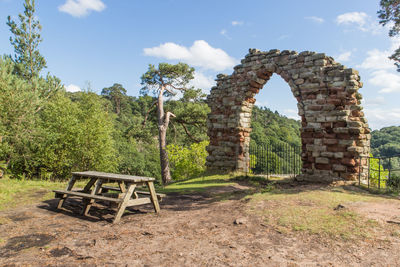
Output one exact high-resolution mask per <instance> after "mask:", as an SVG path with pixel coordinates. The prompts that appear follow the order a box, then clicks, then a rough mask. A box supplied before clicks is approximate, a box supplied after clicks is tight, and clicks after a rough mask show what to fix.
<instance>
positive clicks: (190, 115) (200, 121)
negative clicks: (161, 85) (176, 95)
mask: <svg viewBox="0 0 400 267" xmlns="http://www.w3.org/2000/svg"><path fill="white" fill-rule="evenodd" d="M203 98H204V94H202V92H201V90H194V89H189V90H187V91H185V92H184V94H183V97H182V98H181V99H180V100H179V101H168V102H167V103H166V110H169V111H171V112H172V113H174V114H175V116H176V117H175V119H174V120H172V121H171V123H172V127H170V128H169V131H168V134H167V140H168V142H169V143H174V144H179V145H188V144H191V143H193V142H195V143H199V142H202V141H204V140H208V136H207V115H208V113H209V112H210V108H209V107H208V105H207V104H206V103H205V102H204V99H203Z"/></svg>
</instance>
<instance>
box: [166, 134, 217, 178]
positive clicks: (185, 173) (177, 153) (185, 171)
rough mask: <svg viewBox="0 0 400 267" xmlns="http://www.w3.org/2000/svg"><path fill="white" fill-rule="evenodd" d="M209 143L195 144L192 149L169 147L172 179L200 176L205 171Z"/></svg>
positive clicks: (172, 145) (176, 146)
mask: <svg viewBox="0 0 400 267" xmlns="http://www.w3.org/2000/svg"><path fill="white" fill-rule="evenodd" d="M208 143H209V142H208V141H203V142H200V143H193V144H191V145H190V147H183V146H178V145H174V144H171V145H168V147H167V151H168V157H169V162H170V167H171V172H172V178H173V179H175V180H182V179H186V178H191V177H195V176H198V175H200V174H201V173H202V172H204V171H205V168H206V166H205V163H206V157H207V151H206V146H207V145H208Z"/></svg>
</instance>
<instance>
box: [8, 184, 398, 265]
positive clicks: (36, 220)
mask: <svg viewBox="0 0 400 267" xmlns="http://www.w3.org/2000/svg"><path fill="white" fill-rule="evenodd" d="M218 190H219V191H218V194H220V193H221V192H222V193H223V190H222V189H221V188H219V189H218ZM242 190H243V187H241V188H239V187H232V186H229V187H226V188H225V191H229V192H233V191H234V192H236V191H237V192H236V193H233V195H234V196H235V197H234V198H235V199H231V200H224V201H220V198H217V197H216V195H215V194H212V193H210V192H208V193H201V194H200V193H197V194H187V195H178V194H175V195H168V196H167V197H166V198H165V199H164V201H163V202H162V203H161V208H162V211H161V213H160V214H158V215H157V214H154V212H153V210H152V207H151V206H150V205H145V206H141V207H139V208H137V209H136V210H133V209H131V211H132V212H129V213H125V215H124V216H123V217H122V219H121V222H120V223H118V224H115V225H113V224H111V223H110V222H111V220H112V218H113V214H114V213H113V211H112V210H110V209H104V208H102V206H100V205H99V206H95V207H93V208H92V210H91V216H90V217H81V216H79V215H77V214H79V211H80V209H81V206H80V201H78V200H75V199H69V200H67V202H66V205H65V209H64V210H62V211H59V210H56V209H55V207H56V203H57V201H56V200H50V201H47V202H41V203H37V204H36V205H32V206H26V207H22V208H18V209H15V210H9V211H6V212H1V213H0V265H1V266H400V237H399V236H389V235H385V233H382V238H379V239H374V240H369V239H362V240H351V241H346V240H343V239H332V238H328V237H321V236H318V235H311V234H307V233H305V232H289V233H282V232H280V231H277V230H276V229H273V228H272V227H270V226H268V225H266V224H265V223H264V221H263V220H262V218H260V217H257V216H256V215H252V214H250V213H248V212H247V211H248V201H247V200H246V199H245V198H243V197H244V193H243V191H242ZM376 205H383V204H378V203H377V204H376ZM391 205H392V204H391ZM351 208H352V209H354V210H356V211H358V212H361V213H364V214H366V216H371V218H372V217H374V216H378V218H375V217H374V219H378V220H380V221H379V223H382V224H385V223H388V222H387V221H388V220H393V223H396V218H397V216H399V217H398V218H400V204H399V205H394V206H390V207H383V206H381V207H378V206H374V207H370V206H369V208H367V207H366V206H365V205H363V204H362V203H356V204H355V205H353V207H351ZM374 209H375V210H379V211H380V213H379V214H378V215H376V214H377V213H376V212H374ZM399 230H400V226H399Z"/></svg>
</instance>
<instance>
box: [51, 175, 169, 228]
mask: <svg viewBox="0 0 400 267" xmlns="http://www.w3.org/2000/svg"><path fill="white" fill-rule="evenodd" d="M87 178H89V182H88V183H87V184H86V185H85V187H84V188H83V189H82V190H73V187H74V185H75V182H76V181H77V180H78V179H87ZM154 180H155V179H154V178H151V177H141V176H132V175H123V174H115V173H105V172H96V171H85V172H73V173H72V177H71V180H70V181H69V183H68V185H67V188H66V189H65V190H53V191H54V192H55V197H56V198H60V200H59V202H58V206H57V208H58V209H60V208H61V207H62V205H63V204H64V201H65V199H66V198H67V197H69V196H75V197H81V198H82V200H83V204H84V205H83V210H82V214H83V215H87V214H88V213H89V210H90V207H91V206H92V205H93V203H94V202H95V201H96V200H102V201H108V202H112V203H117V204H118V209H117V213H116V215H115V218H114V220H113V223H117V222H119V220H120V219H121V216H122V214H123V213H124V211H125V208H127V207H131V206H137V205H142V204H148V203H152V204H153V206H154V210H155V212H156V213H158V212H160V206H159V204H158V199H160V200H161V198H162V197H163V196H165V195H164V194H157V193H156V191H155V189H154V183H153V182H154ZM106 183H117V184H118V187H112V186H107V185H104V184H106ZM138 185H145V186H147V188H148V189H149V191H148V192H146V191H136V190H135V189H136V186H138ZM109 190H112V191H115V192H120V193H114V194H109V193H107V192H108V191H109ZM139 195H140V196H147V197H139Z"/></svg>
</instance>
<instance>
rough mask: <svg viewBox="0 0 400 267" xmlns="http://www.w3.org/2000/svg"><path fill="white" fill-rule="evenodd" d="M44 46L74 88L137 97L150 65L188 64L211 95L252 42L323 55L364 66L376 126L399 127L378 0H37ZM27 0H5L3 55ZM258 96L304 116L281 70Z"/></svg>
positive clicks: (398, 80) (396, 84)
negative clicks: (120, 89) (120, 90)
mask: <svg viewBox="0 0 400 267" xmlns="http://www.w3.org/2000/svg"><path fill="white" fill-rule="evenodd" d="M36 5H37V7H36V9H37V17H38V19H39V21H40V22H41V24H42V26H43V31H42V37H43V42H42V44H41V46H40V48H39V49H40V51H41V53H42V54H43V55H44V57H45V58H46V60H47V65H48V69H47V71H49V72H50V73H51V74H53V75H56V76H57V77H59V78H60V79H61V80H62V82H63V83H64V84H65V86H66V88H67V89H68V90H78V88H87V87H88V83H90V86H91V88H92V90H94V91H96V92H100V91H101V89H102V88H104V87H109V86H111V85H112V84H113V83H121V84H122V85H123V86H124V87H125V88H126V89H127V90H128V94H129V95H133V96H137V95H138V94H139V89H140V76H141V75H142V74H143V73H144V72H145V71H146V70H147V67H148V64H149V63H151V64H157V63H159V62H170V63H177V62H179V61H182V62H185V63H188V64H190V65H192V66H194V67H195V68H196V79H195V81H194V84H195V85H196V86H198V87H201V88H202V89H203V90H204V91H205V92H208V91H209V89H210V88H211V87H212V85H213V83H214V78H215V77H216V74H218V73H226V74H231V73H232V71H233V66H234V65H236V64H237V63H238V62H240V59H242V58H243V57H244V56H245V55H246V54H247V53H248V49H249V48H257V49H260V50H265V51H266V50H270V49H275V48H276V49H280V50H285V49H288V50H295V51H298V52H301V51H305V50H308V51H315V52H323V53H326V54H327V55H329V56H332V57H334V58H335V60H336V61H338V62H340V63H342V64H344V65H346V66H347V67H352V68H355V69H357V70H359V72H360V76H361V81H362V82H363V83H364V87H363V88H361V89H360V92H361V93H362V94H363V97H364V100H363V102H362V103H363V106H364V110H365V113H366V116H367V119H368V121H369V123H370V126H371V128H372V129H379V128H382V127H385V126H390V125H397V126H399V125H400V106H399V104H398V102H399V100H400V73H397V72H396V68H395V66H394V65H393V63H392V62H390V61H389V60H388V59H387V56H389V55H390V54H391V52H392V51H393V50H394V49H395V48H397V47H399V45H400V41H399V40H398V39H393V38H389V37H388V34H387V33H388V29H387V28H384V27H382V26H380V25H379V24H378V20H377V16H376V12H377V10H378V9H379V1H378V0H376V1H375V0H352V1H348V0H346V1H344V0H335V1H326V0H308V1H295V0H280V1H269V0H264V1H261V0H260V1H255V0H248V1H243V0H241V1H236V0H230V1H225V0H218V1H217V0H214V1H208V0H202V1H188V0H158V1H155V0H148V1H136V0H117V1H116V0H113V1H111V0H36ZM22 11H23V0H0V53H1V54H13V53H14V52H13V48H12V47H11V45H10V43H9V37H10V32H9V29H8V26H7V25H6V20H7V16H8V15H11V16H12V17H14V18H16V16H17V15H18V13H21V12H22ZM257 103H258V104H259V105H264V106H267V107H269V108H270V109H272V110H278V111H279V112H280V113H283V114H285V115H287V116H288V117H296V113H297V110H296V109H297V107H296V101H295V99H294V97H293V96H292V95H291V91H290V89H289V86H288V85H287V84H286V83H285V82H284V81H283V80H282V79H281V78H280V77H279V76H277V75H274V76H273V78H272V79H271V80H270V81H269V82H268V83H267V84H266V85H265V86H264V88H263V89H262V90H261V92H260V93H259V94H258V95H257Z"/></svg>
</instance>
